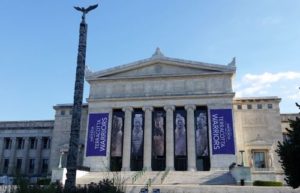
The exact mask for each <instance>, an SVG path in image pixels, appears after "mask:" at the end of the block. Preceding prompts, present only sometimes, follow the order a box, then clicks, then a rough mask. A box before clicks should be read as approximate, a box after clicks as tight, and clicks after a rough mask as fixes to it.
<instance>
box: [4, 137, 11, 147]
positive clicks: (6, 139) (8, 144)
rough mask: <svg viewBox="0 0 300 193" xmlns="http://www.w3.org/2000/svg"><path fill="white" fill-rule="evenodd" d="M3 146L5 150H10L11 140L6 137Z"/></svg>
mask: <svg viewBox="0 0 300 193" xmlns="http://www.w3.org/2000/svg"><path fill="white" fill-rule="evenodd" d="M4 143H5V144H4V146H5V149H10V148H11V139H10V138H9V137H6V138H5V139H4Z"/></svg>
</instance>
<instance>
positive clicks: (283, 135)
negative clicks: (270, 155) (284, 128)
mask: <svg viewBox="0 0 300 193" xmlns="http://www.w3.org/2000/svg"><path fill="white" fill-rule="evenodd" d="M282 137H283V141H286V142H288V141H290V137H289V136H288V134H287V133H282Z"/></svg>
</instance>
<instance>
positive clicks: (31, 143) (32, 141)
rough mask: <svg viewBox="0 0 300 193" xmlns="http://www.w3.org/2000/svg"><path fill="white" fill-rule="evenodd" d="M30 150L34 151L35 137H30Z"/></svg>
mask: <svg viewBox="0 0 300 193" xmlns="http://www.w3.org/2000/svg"><path fill="white" fill-rule="evenodd" d="M29 141H30V149H36V144H37V140H36V138H35V137H30V139H29Z"/></svg>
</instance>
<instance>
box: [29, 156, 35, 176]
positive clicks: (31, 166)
mask: <svg viewBox="0 0 300 193" xmlns="http://www.w3.org/2000/svg"><path fill="white" fill-rule="evenodd" d="M34 165H35V159H29V166H28V172H29V173H33V172H34Z"/></svg>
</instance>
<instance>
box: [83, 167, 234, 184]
mask: <svg viewBox="0 0 300 193" xmlns="http://www.w3.org/2000/svg"><path fill="white" fill-rule="evenodd" d="M164 173H165V171H160V172H159V171H157V172H156V171H146V172H144V173H143V174H142V175H140V176H139V177H137V178H136V180H132V178H133V177H134V176H135V175H136V174H137V173H136V172H132V171H131V172H89V173H87V174H86V175H84V176H82V177H79V178H77V184H81V185H82V184H89V183H91V182H94V183H98V182H99V181H100V180H102V179H105V178H109V179H114V180H115V181H118V182H119V183H122V184H124V185H146V184H147V183H148V182H149V179H151V184H152V185H160V184H163V185H180V184H185V185H186V184H190V185H192V184H195V185H196V184H197V185H199V184H202V185H233V184H236V183H235V180H234V178H233V177H232V176H231V174H230V173H229V172H228V171H223V170H220V171H197V172H192V171H170V172H169V173H168V175H166V177H165V179H164V181H163V183H162V182H161V178H162V176H163V175H164Z"/></svg>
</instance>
